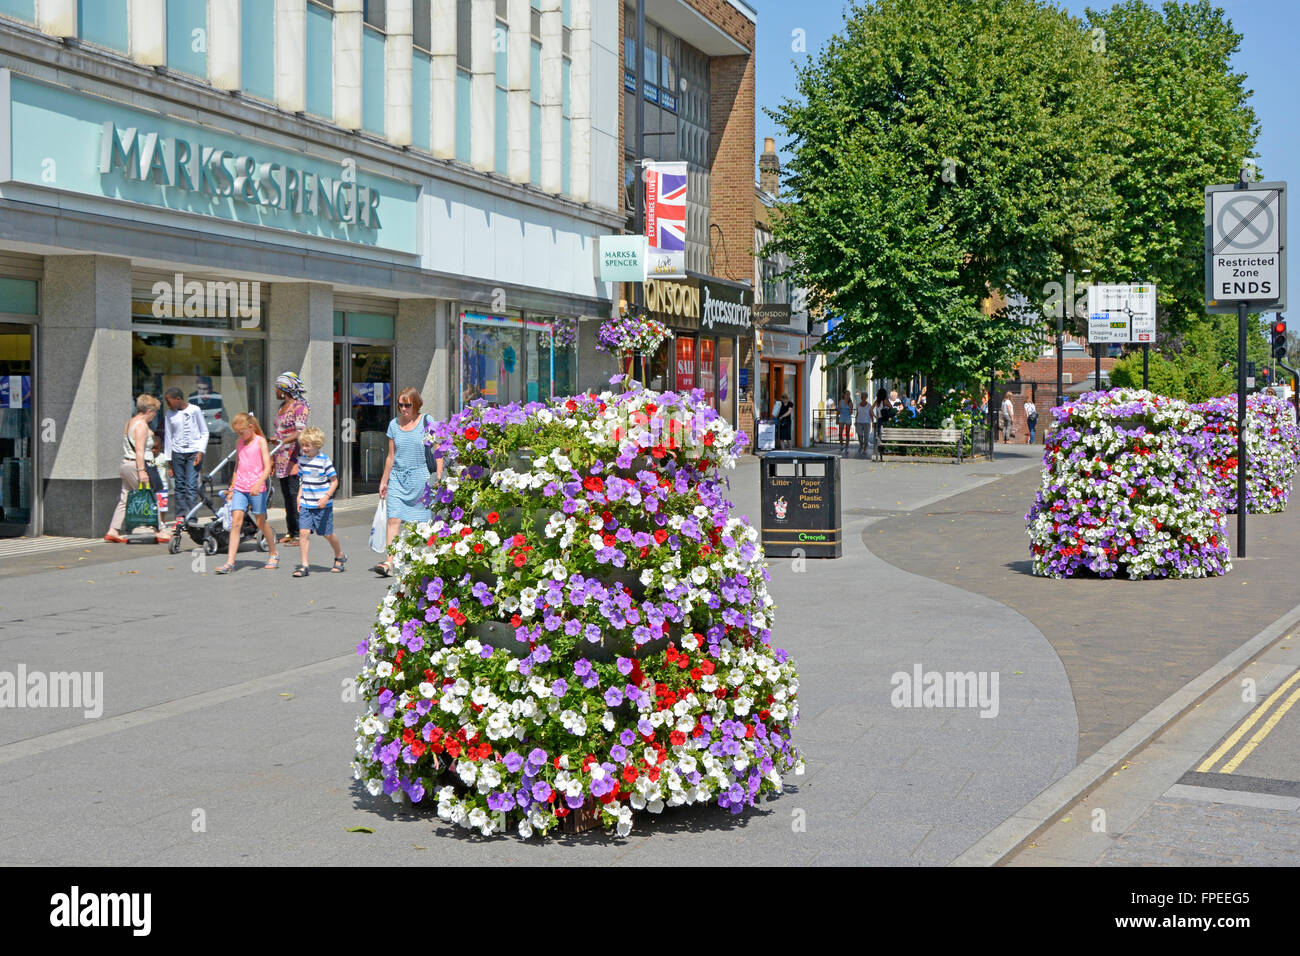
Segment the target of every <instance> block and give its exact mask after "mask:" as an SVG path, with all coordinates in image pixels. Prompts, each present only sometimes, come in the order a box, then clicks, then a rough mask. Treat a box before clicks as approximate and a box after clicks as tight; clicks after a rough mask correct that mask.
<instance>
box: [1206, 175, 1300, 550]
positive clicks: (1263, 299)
mask: <svg viewBox="0 0 1300 956" xmlns="http://www.w3.org/2000/svg"><path fill="white" fill-rule="evenodd" d="M1285 308H1286V183H1284V182H1260V183H1252V182H1250V181H1249V174H1248V173H1247V171H1246V170H1245V169H1243V170H1242V174H1241V177H1240V178H1239V179H1238V180H1237V182H1235V183H1233V184H1232V185H1230V186H1206V187H1205V309H1206V311H1207V312H1236V313H1237V557H1239V558H1244V557H1245V556H1246V388H1247V384H1246V316H1247V314H1248V313H1250V312H1252V311H1254V312H1265V311H1270V312H1271V311H1278V312H1281V311H1282V310H1283V309H1285Z"/></svg>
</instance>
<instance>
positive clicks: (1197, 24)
mask: <svg viewBox="0 0 1300 956" xmlns="http://www.w3.org/2000/svg"><path fill="white" fill-rule="evenodd" d="M1087 19H1088V29H1089V35H1090V36H1091V37H1092V38H1093V42H1094V45H1096V46H1097V47H1098V48H1099V52H1100V54H1101V58H1102V62H1103V63H1104V64H1105V66H1106V69H1107V72H1108V77H1109V80H1110V85H1111V86H1112V88H1113V90H1114V94H1115V96H1116V98H1117V101H1118V112H1117V114H1116V115H1115V117H1114V118H1113V124H1114V126H1115V127H1116V128H1117V131H1118V133H1119V135H1120V139H1121V141H1122V142H1123V143H1124V144H1126V145H1124V147H1123V148H1122V149H1116V150H1114V152H1115V154H1116V158H1117V161H1118V164H1119V165H1118V171H1117V175H1116V177H1115V191H1116V193H1117V195H1118V198H1119V202H1120V208H1119V210H1118V211H1117V215H1116V221H1115V234H1114V237H1113V239H1112V240H1111V242H1110V243H1109V244H1108V245H1107V247H1106V249H1105V253H1104V256H1103V257H1102V258H1101V259H1099V260H1098V263H1097V266H1096V269H1097V272H1098V274H1099V275H1108V276H1109V277H1110V279H1109V280H1106V281H1117V282H1124V281H1128V280H1129V279H1138V280H1149V281H1153V282H1155V283H1156V288H1157V290H1158V294H1159V298H1160V301H1159V307H1160V316H1159V319H1160V333H1161V335H1162V336H1178V335H1180V334H1181V333H1183V332H1184V331H1186V330H1187V329H1188V327H1189V325H1191V324H1193V323H1195V322H1199V321H1201V320H1203V319H1204V318H1205V310H1204V292H1205V281H1204V261H1205V260H1204V253H1205V226H1204V213H1205V187H1206V186H1209V185H1213V184H1215V183H1229V182H1233V181H1234V180H1236V178H1237V175H1238V172H1239V171H1240V170H1241V168H1242V164H1243V161H1244V160H1246V159H1247V158H1248V157H1252V156H1254V155H1256V153H1255V142H1256V139H1257V138H1258V136H1259V123H1258V121H1257V120H1256V117H1255V112H1254V110H1252V109H1251V108H1250V106H1249V105H1248V100H1249V98H1250V96H1251V91H1250V90H1248V89H1247V88H1246V77H1245V75H1244V74H1240V73H1234V72H1233V71H1232V66H1231V58H1232V55H1233V54H1234V53H1236V52H1237V50H1238V48H1239V46H1240V44H1241V34H1239V33H1237V32H1236V31H1234V30H1233V29H1232V24H1231V23H1230V22H1229V21H1228V19H1227V18H1226V16H1225V14H1224V11H1223V10H1222V9H1219V8H1217V7H1214V6H1212V5H1211V4H1210V3H1209V2H1208V0H1199V2H1195V3H1174V2H1167V3H1165V4H1164V5H1163V7H1162V8H1161V10H1156V9H1153V8H1152V7H1151V6H1149V5H1148V4H1147V3H1145V2H1144V0H1127V2H1124V3H1119V4H1116V5H1115V6H1114V7H1112V8H1111V9H1110V10H1108V11H1104V12H1098V11H1095V10H1092V9H1089V10H1088V11H1087ZM1232 355H1233V361H1234V362H1235V356H1236V346H1235V333H1234V346H1233V353H1232ZM1139 381H1140V379H1139ZM1220 394H1221V393H1220Z"/></svg>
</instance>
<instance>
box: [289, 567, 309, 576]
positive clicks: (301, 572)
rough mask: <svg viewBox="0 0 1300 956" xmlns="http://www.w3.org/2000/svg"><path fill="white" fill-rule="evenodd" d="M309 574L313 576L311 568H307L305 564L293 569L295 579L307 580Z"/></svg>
mask: <svg viewBox="0 0 1300 956" xmlns="http://www.w3.org/2000/svg"><path fill="white" fill-rule="evenodd" d="M309 574H311V568H309V567H307V565H305V564H300V565H298V566H297V567H296V568H294V569H293V576H294V577H295V578H305V577H306V576H307V575H309Z"/></svg>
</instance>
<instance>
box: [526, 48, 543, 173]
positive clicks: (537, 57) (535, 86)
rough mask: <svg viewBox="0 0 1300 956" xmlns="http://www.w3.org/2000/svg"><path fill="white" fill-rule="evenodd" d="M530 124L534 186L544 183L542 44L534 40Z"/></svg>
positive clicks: (530, 53)
mask: <svg viewBox="0 0 1300 956" xmlns="http://www.w3.org/2000/svg"><path fill="white" fill-rule="evenodd" d="M528 57H529V59H528V72H529V89H530V90H531V92H530V93H529V100H530V102H529V104H528V113H529V124H528V130H529V135H528V140H529V142H528V179H529V181H530V182H531V183H532V184H533V185H534V186H540V185H541V183H542V44H541V42H540V41H538V40H533V41H532V43H531V44H529V48H528Z"/></svg>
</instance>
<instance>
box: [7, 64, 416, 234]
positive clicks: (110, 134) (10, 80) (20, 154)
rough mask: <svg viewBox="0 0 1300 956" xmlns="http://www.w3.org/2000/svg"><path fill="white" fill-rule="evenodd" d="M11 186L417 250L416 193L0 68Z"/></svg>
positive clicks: (345, 163) (348, 168) (348, 163)
mask: <svg viewBox="0 0 1300 956" xmlns="http://www.w3.org/2000/svg"><path fill="white" fill-rule="evenodd" d="M6 180H8V181H12V182H18V183H24V184H30V185H33V186H39V187H44V188H47V189H55V190H59V191H61V192H65V193H73V194H82V195H87V196H91V197H102V198H109V199H115V200H122V201H126V202H130V203H135V204H141V205H147V206H153V207H157V208H164V209H170V210H174V211H178V212H185V213H191V214H196V215H200V216H203V217H206V218H208V219H212V220H223V221H226V222H230V223H232V224H237V225H240V226H245V227H246V226H250V225H251V226H261V227H267V231H266V232H265V233H260V234H259V235H258V238H259V239H260V240H263V241H266V242H282V243H285V244H289V245H295V244H296V237H298V236H302V235H309V236H316V237H320V238H328V239H336V240H341V241H344V242H349V243H355V244H359V245H365V246H373V247H378V248H384V249H391V250H395V251H399V252H403V253H407V254H410V255H416V254H418V251H419V250H418V242H417V203H418V199H419V188H418V187H417V186H416V185H413V184H410V183H404V182H401V181H398V180H394V179H389V178H387V177H382V176H376V175H375V174H373V173H369V172H365V171H363V170H361V169H359V168H358V166H357V163H356V161H355V160H354V159H352V158H350V157H345V158H343V159H342V160H340V161H339V162H331V161H330V160H327V159H322V158H321V157H319V156H314V155H311V154H308V153H305V152H301V151H298V150H293V149H287V148H283V147H279V146H272V145H270V144H268V143H264V142H259V141H255V140H248V139H244V138H242V137H238V136H234V135H231V134H229V133H227V132H225V131H224V130H221V129H217V128H215V127H210V126H198V125H191V124H188V123H181V122H179V121H177V120H174V119H172V118H171V117H169V116H165V115H163V114H160V113H152V112H146V111H144V110H139V109H135V108H131V107H126V106H123V105H122V104H120V103H117V102H115V101H113V100H108V99H104V98H101V97H95V96H88V95H85V94H82V93H78V92H75V91H72V90H68V89H65V88H62V87H57V86H51V85H48V84H45V83H40V82H37V81H34V80H31V79H28V78H27V77H25V76H21V75H19V74H16V73H11V72H10V71H8V70H0V182H3V181H6ZM2 188H3V187H0V190H2ZM272 230H282V231H283V233H284V234H283V237H282V238H281V237H279V236H277V234H276V233H275V232H274V231H272Z"/></svg>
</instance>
